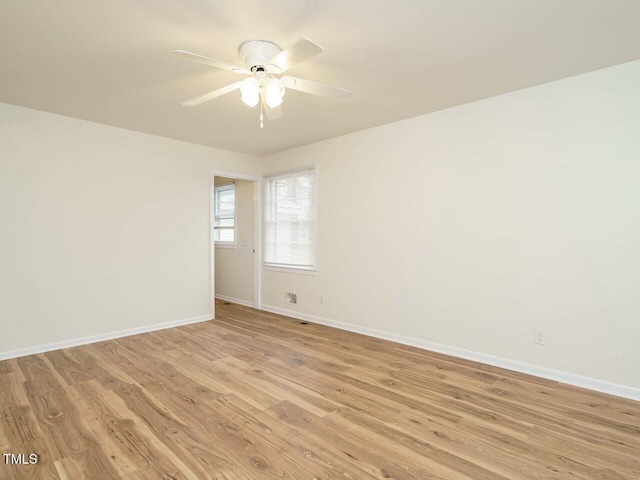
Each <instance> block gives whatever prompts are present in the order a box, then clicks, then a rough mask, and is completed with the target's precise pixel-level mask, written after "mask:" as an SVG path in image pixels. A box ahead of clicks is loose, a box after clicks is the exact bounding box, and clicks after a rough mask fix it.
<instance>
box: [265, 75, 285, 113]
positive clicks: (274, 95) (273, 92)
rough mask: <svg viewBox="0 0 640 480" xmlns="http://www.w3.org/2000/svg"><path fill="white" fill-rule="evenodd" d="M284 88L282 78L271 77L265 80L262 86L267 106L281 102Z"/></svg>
mask: <svg viewBox="0 0 640 480" xmlns="http://www.w3.org/2000/svg"><path fill="white" fill-rule="evenodd" d="M284 92H285V88H284V85H283V84H282V80H280V79H278V78H271V79H269V80H267V82H266V83H265V86H264V94H265V98H264V100H265V102H266V103H267V106H268V107H269V108H275V107H277V106H278V105H280V104H281V103H282V97H284Z"/></svg>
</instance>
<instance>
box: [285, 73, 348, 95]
mask: <svg viewBox="0 0 640 480" xmlns="http://www.w3.org/2000/svg"><path fill="white" fill-rule="evenodd" d="M281 80H282V83H284V86H285V87H287V88H290V89H292V90H298V91H299V92H304V93H310V94H311V95H320V96H321V97H329V98H335V99H336V100H347V99H348V98H350V97H351V90H348V89H346V88H340V87H334V86H332V85H325V84H324V83H318V82H312V81H311V80H305V79H304V78H296V77H290V76H285V77H282V78H281Z"/></svg>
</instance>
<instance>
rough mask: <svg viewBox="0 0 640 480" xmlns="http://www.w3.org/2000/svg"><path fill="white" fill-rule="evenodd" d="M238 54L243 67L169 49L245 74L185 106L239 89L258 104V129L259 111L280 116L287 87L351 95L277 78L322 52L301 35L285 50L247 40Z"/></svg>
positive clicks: (245, 98) (325, 94)
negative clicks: (241, 77) (240, 78)
mask: <svg viewBox="0 0 640 480" xmlns="http://www.w3.org/2000/svg"><path fill="white" fill-rule="evenodd" d="M238 53H239V55H240V58H241V59H242V61H243V63H244V64H245V65H246V67H238V66H236V65H232V64H230V63H227V62H223V61H220V60H216V59H214V58H208V57H204V56H202V55H198V54H195V53H191V52H186V51H184V50H173V51H171V52H169V54H170V55H173V56H174V57H178V58H182V59H184V60H189V61H192V62H198V63H202V64H204V65H209V66H211V67H215V68H221V69H223V70H229V71H231V72H234V73H238V74H241V75H249V76H248V77H247V78H245V79H244V80H241V81H238V82H234V83H232V84H230V85H227V86H225V87H222V88H218V89H217V90H214V91H213V92H209V93H205V94H204V95H200V96H198V97H195V98H191V99H189V100H185V101H184V102H182V105H184V106H185V107H195V106H196V105H200V104H201V103H204V102H208V101H209V100H213V99H214V98H217V97H220V96H222V95H226V94H227V93H231V92H233V91H235V90H240V93H241V100H242V101H243V102H244V103H245V104H247V105H249V106H250V107H255V106H256V105H258V103H259V104H260V128H262V127H263V126H264V115H263V112H264V113H266V116H267V119H268V120H275V119H278V118H281V117H282V110H281V108H280V105H281V104H282V99H283V97H284V94H285V91H286V89H287V88H290V89H291V90H297V91H299V92H304V93H310V94H312V95H320V96H322V97H329V98H334V99H337V100H346V99H347V98H349V97H350V96H351V90H347V89H346V88H339V87H333V86H331V85H325V84H323V83H318V82H312V81H311V80H304V79H302V78H296V77H291V76H289V75H285V76H282V77H279V75H280V74H282V73H284V72H286V71H287V70H289V69H290V68H291V67H293V66H294V65H297V64H298V63H301V62H304V61H305V60H308V59H310V58H312V57H315V56H316V55H318V54H320V53H322V48H321V47H320V46H319V45H317V44H316V43H314V42H312V41H311V40H309V39H306V38H301V39H300V40H298V41H297V42H296V43H294V44H293V45H292V46H290V47H289V48H287V49H285V50H281V49H280V47H278V45H276V44H275V43H272V42H267V41H266V40H248V41H246V42H243V43H241V44H240V47H239V48H238Z"/></svg>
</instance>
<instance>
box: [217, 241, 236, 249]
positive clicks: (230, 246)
mask: <svg viewBox="0 0 640 480" xmlns="http://www.w3.org/2000/svg"><path fill="white" fill-rule="evenodd" d="M215 248H225V249H227V250H235V249H236V245H235V243H216V244H215Z"/></svg>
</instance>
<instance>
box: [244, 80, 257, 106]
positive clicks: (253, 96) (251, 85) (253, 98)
mask: <svg viewBox="0 0 640 480" xmlns="http://www.w3.org/2000/svg"><path fill="white" fill-rule="evenodd" d="M240 93H241V94H242V97H241V100H242V101H243V102H244V103H245V104H247V105H249V106H250V107H255V106H256V105H257V104H258V102H259V101H260V83H259V82H258V80H256V79H255V78H253V77H249V78H245V79H244V80H243V81H242V84H241V85H240Z"/></svg>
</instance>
